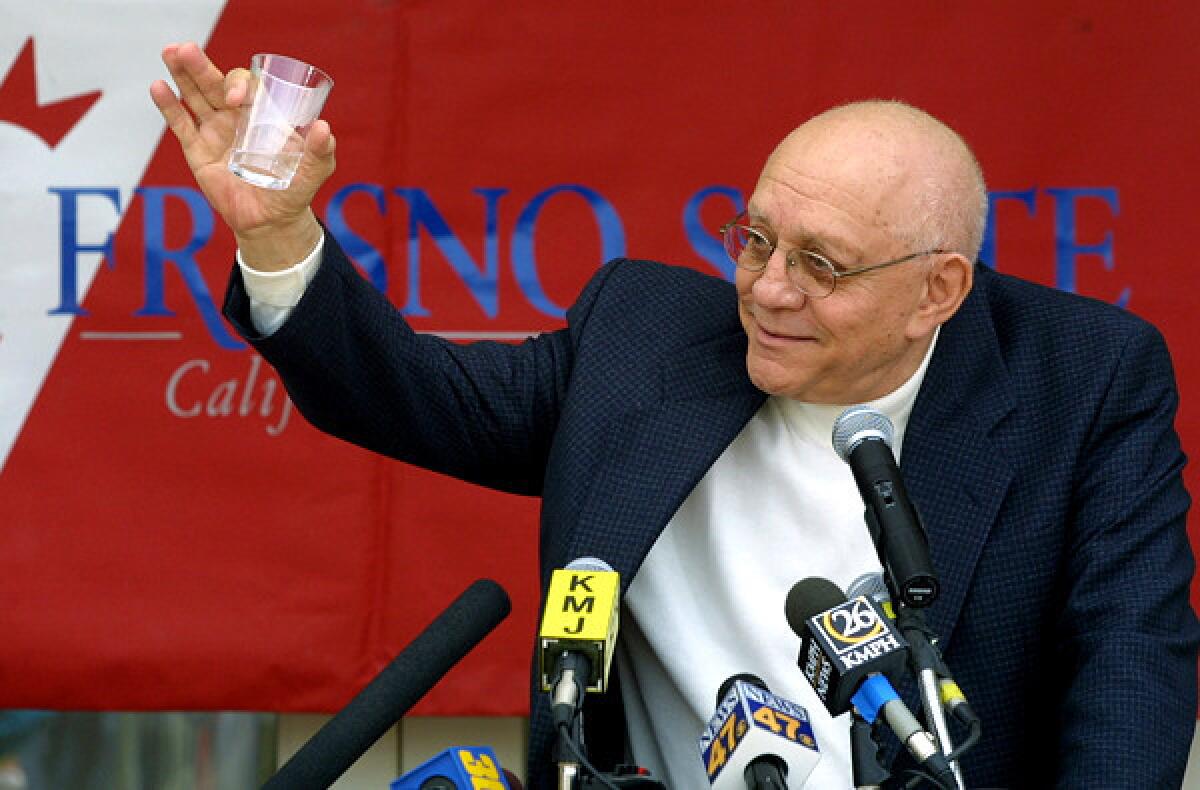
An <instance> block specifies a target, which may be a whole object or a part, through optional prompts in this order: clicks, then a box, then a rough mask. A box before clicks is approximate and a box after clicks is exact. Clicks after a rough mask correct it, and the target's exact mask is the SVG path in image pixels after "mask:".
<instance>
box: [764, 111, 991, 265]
mask: <svg viewBox="0 0 1200 790" xmlns="http://www.w3.org/2000/svg"><path fill="white" fill-rule="evenodd" d="M800 161H803V162H805V163H807V164H808V165H809V166H811V164H812V163H814V162H817V163H820V167H821V168H822V171H823V172H822V173H821V174H820V175H821V177H822V178H830V179H831V180H833V181H835V182H836V183H838V184H840V185H841V187H843V188H844V194H843V195H842V196H841V199H847V198H848V199H852V200H854V201H856V202H858V203H860V204H863V205H862V206H861V208H863V209H865V210H867V211H869V212H870V213H871V214H872V215H873V216H874V217H875V220H876V221H877V222H878V224H879V226H880V227H881V228H883V229H885V230H886V231H887V232H889V233H891V234H894V236H895V237H896V238H897V239H899V240H901V241H903V242H905V243H906V246H908V245H911V248H912V249H913V250H917V249H921V250H928V249H944V250H949V251H954V252H959V253H961V254H962V255H964V256H965V257H967V258H968V259H969V260H975V259H976V258H977V257H978V255H979V249H980V247H981V246H982V243H983V231H984V225H985V224H986V221H987V189H986V187H985V185H984V181H983V173H982V171H981V170H980V167H979V163H978V162H977V161H976V159H975V156H974V154H973V153H972V152H971V149H970V148H969V147H968V146H967V144H966V143H965V142H964V141H963V139H962V138H961V137H959V136H958V134H957V133H955V132H954V130H952V129H950V127H948V126H946V125H945V124H944V123H942V122H941V121H939V120H937V119H936V118H934V117H933V116H931V115H929V114H928V113H926V112H923V111H922V110H919V109H917V108H915V107H912V106H910V105H907V104H904V103H902V102H896V101H884V100H869V101H861V102H855V103H853V104H845V105H842V106H839V107H835V108H833V109H831V110H827V111H826V112H823V113H821V114H820V115H817V116H815V117H814V118H812V119H810V120H809V121H807V122H805V123H804V124H803V125H801V126H799V127H798V128H796V129H795V130H794V131H792V133H791V134H789V135H788V136H787V137H785V138H784V140H783V141H782V142H781V143H780V144H779V146H778V147H777V148H776V149H775V151H774V152H773V153H772V154H771V156H770V158H769V159H768V160H767V165H766V167H765V168H764V171H763V177H764V178H767V177H771V176H772V175H773V174H776V173H778V172H779V171H788V170H790V169H791V168H792V165H793V163H795V162H800ZM798 175H800V176H804V175H807V174H798Z"/></svg>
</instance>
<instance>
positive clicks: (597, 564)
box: [566, 557, 612, 571]
mask: <svg viewBox="0 0 1200 790" xmlns="http://www.w3.org/2000/svg"><path fill="white" fill-rule="evenodd" d="M566 569H567V570H569V571H611V570H612V566H611V565H609V564H608V563H607V562H605V561H604V560H602V559H599V558H598V557H580V558H579V559H577V560H571V561H570V562H568V563H567V568H566Z"/></svg>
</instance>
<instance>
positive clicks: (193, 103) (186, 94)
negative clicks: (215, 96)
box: [162, 46, 213, 121]
mask: <svg viewBox="0 0 1200 790" xmlns="http://www.w3.org/2000/svg"><path fill="white" fill-rule="evenodd" d="M162 61H163V63H164V64H165V65H166V67H167V71H169V72H170V73H171V81H172V82H174V83H175V89H176V90H177V91H179V98H180V100H181V101H182V102H183V104H184V105H186V106H187V108H188V109H189V110H191V111H192V114H193V115H195V116H196V117H197V118H198V119H200V120H201V121H203V120H204V119H205V118H207V117H208V116H210V115H212V112H213V108H212V105H211V104H209V103H208V100H207V99H205V98H204V94H203V93H201V92H200V88H199V87H198V86H197V85H196V81H195V80H194V79H192V76H191V74H189V73H188V71H187V68H185V67H184V65H183V61H182V59H181V58H180V57H179V47H178V46H171V47H167V48H165V49H163V53H162Z"/></svg>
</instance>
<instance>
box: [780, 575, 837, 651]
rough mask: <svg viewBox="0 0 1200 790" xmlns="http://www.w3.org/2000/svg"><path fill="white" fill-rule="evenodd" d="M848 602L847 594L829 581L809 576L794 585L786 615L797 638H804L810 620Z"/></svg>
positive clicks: (787, 603) (788, 600)
mask: <svg viewBox="0 0 1200 790" xmlns="http://www.w3.org/2000/svg"><path fill="white" fill-rule="evenodd" d="M845 602H846V594H845V593H844V592H842V589H841V588H840V587H838V586H837V585H836V584H834V583H833V582H831V581H829V579H822V578H821V577H819V576H809V577H808V578H807V579H801V580H800V581H798V582H796V583H795V584H794V585H792V589H791V590H789V591H788V594H787V602H786V603H785V604H784V609H783V611H784V614H786V615H787V621H788V625H790V626H791V627H792V630H793V631H795V632H796V635H797V636H801V637H802V636H804V633H805V626H806V624H807V623H808V621H809V619H810V618H813V617H816V616H817V615H819V614H820V613H821V612H824V611H827V610H829V609H832V608H833V607H835V606H837V605H838V604H841V603H845Z"/></svg>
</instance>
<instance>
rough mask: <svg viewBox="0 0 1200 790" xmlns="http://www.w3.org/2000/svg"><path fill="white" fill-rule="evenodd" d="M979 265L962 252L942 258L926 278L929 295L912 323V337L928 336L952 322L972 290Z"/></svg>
mask: <svg viewBox="0 0 1200 790" xmlns="http://www.w3.org/2000/svg"><path fill="white" fill-rule="evenodd" d="M974 278H975V264H973V263H971V261H969V260H967V258H966V257H965V256H963V255H959V254H958V253H956V252H955V253H944V254H940V255H938V257H937V258H936V259H935V260H934V262H933V265H932V266H931V267H930V268H929V273H928V274H927V275H926V277H925V293H924V296H923V297H922V299H921V304H920V306H919V307H918V308H917V311H916V312H915V313H913V317H912V320H911V321H910V322H909V335H910V336H911V337H924V336H925V335H927V334H929V333H930V332H932V331H933V330H934V329H935V328H936V327H938V326H941V325H942V324H944V323H946V322H947V321H949V320H950V316H952V315H954V314H955V313H956V312H958V308H959V307H960V306H961V305H962V303H963V300H964V299H966V298H967V294H968V293H970V291H971V284H972V283H973V282H974Z"/></svg>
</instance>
